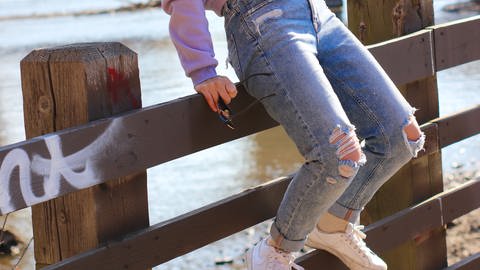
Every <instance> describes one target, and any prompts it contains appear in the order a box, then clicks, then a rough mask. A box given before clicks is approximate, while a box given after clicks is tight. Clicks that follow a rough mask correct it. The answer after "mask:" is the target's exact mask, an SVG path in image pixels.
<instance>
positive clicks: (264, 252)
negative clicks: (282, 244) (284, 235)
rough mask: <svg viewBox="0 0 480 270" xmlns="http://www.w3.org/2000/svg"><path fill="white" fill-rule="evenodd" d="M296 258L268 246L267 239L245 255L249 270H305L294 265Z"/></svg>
mask: <svg viewBox="0 0 480 270" xmlns="http://www.w3.org/2000/svg"><path fill="white" fill-rule="evenodd" d="M294 259H295V257H294V256H293V255H292V254H290V253H288V252H284V251H281V250H279V249H276V248H274V247H272V246H270V245H268V244H267V238H265V239H263V240H262V241H260V242H258V243H257V244H256V245H255V246H254V247H253V248H251V249H249V250H248V251H247V253H246V254H245V260H246V262H247V269H248V270H291V269H292V267H293V269H297V270H304V269H303V267H301V266H300V265H297V264H295V263H294Z"/></svg>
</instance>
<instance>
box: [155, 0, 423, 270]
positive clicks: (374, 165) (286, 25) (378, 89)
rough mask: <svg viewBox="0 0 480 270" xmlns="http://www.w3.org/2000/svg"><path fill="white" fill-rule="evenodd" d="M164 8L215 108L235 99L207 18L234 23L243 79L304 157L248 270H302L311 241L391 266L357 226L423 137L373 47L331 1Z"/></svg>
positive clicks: (194, 3)
mask: <svg viewBox="0 0 480 270" xmlns="http://www.w3.org/2000/svg"><path fill="white" fill-rule="evenodd" d="M163 8H164V10H165V11H166V12H167V13H168V14H170V15H171V18H170V36H171V38H172V41H173V43H174V44H175V46H176V48H177V51H178V54H179V57H180V60H181V63H182V66H183V68H184V69H185V72H186V75H187V76H188V77H190V78H191V79H192V81H193V84H194V88H195V90H196V91H197V92H199V93H200V94H202V95H203V97H204V98H205V100H206V102H207V103H208V105H209V106H210V108H211V109H212V111H214V112H217V111H219V109H218V102H219V99H221V100H223V101H224V102H225V103H227V104H228V103H230V101H231V99H232V98H234V97H235V95H236V94H237V91H236V89H235V86H234V85H233V84H232V82H231V81H230V80H229V79H228V78H226V77H223V76H218V75H217V74H216V71H215V67H216V66H217V61H216V60H215V58H214V53H213V46H212V40H211V37H210V34H209V32H208V23H207V20H206V18H205V10H206V9H208V10H213V11H215V12H216V14H217V15H219V16H223V17H224V18H225V31H226V35H227V39H228V49H229V61H230V63H231V65H232V66H233V67H234V69H235V72H236V74H237V76H238V78H239V79H240V81H242V83H243V84H244V86H245V88H246V90H247V91H248V93H249V94H250V95H252V96H254V97H255V98H257V99H259V100H261V102H262V104H263V106H264V107H265V109H266V110H267V112H268V113H269V114H270V116H271V117H272V118H274V119H275V120H276V121H278V122H279V123H280V124H281V125H282V126H283V128H284V129H285V130H286V132H287V133H288V135H289V136H290V137H291V139H292V140H293V141H294V142H295V144H296V146H297V147H298V150H299V151H300V153H301V154H302V155H303V156H304V157H305V160H306V162H305V163H304V164H303V166H302V167H301V168H300V169H299V171H298V172H297V173H296V175H295V177H294V178H293V180H292V182H291V183H290V185H289V187H288V189H287V191H286V193H285V195H284V197H283V200H282V203H281V205H280V207H279V209H278V212H277V216H276V218H275V221H274V222H273V224H272V226H271V230H270V236H269V237H267V238H266V239H263V240H262V241H260V242H259V243H257V244H256V245H255V246H254V247H253V248H251V249H250V250H249V251H247V253H246V264H247V268H248V269H250V270H265V269H271V270H288V269H291V268H292V267H293V268H294V269H302V267H300V266H298V265H297V264H295V263H294V257H293V255H292V252H295V251H298V250H300V249H301V248H302V247H303V246H304V244H305V242H306V244H307V245H309V246H311V247H313V248H319V249H324V250H327V251H329V252H331V253H333V254H334V255H336V256H338V257H339V258H340V259H341V260H342V261H343V262H344V263H345V264H346V265H347V266H348V267H349V268H350V269H362V270H365V269H387V266H386V264H385V263H384V262H383V261H382V259H380V258H379V257H378V256H377V255H375V254H374V253H373V252H372V251H371V250H370V249H368V248H367V247H366V245H365V242H364V241H363V239H364V238H365V234H363V233H362V232H361V228H362V227H361V226H358V225H357V224H356V221H357V220H358V219H359V215H360V211H361V210H362V209H363V207H364V206H365V205H366V204H367V202H368V201H369V200H370V199H371V198H372V196H373V194H374V193H375V192H376V191H377V190H378V188H379V187H380V186H381V185H382V184H383V183H385V181H386V180H388V179H389V178H390V177H391V176H392V175H393V174H394V173H395V172H396V171H397V170H398V169H399V168H400V167H401V166H402V165H404V164H405V163H406V162H408V160H410V159H411V158H412V157H414V156H416V154H417V152H418V151H419V150H420V149H422V147H423V143H424V141H425V136H424V134H423V133H422V132H421V131H420V128H419V126H418V124H417V121H416V120H415V118H414V116H413V113H414V109H413V108H412V107H411V106H410V105H409V104H408V103H407V101H406V100H405V99H404V98H403V97H402V95H401V94H400V93H399V91H398V89H397V88H396V87H395V85H394V84H393V83H392V81H391V80H390V79H389V78H388V76H387V75H386V74H385V72H384V71H383V70H382V68H381V67H380V65H379V64H378V63H377V62H376V61H375V59H374V58H373V57H372V55H370V53H369V52H368V51H367V50H366V48H365V47H364V46H363V45H362V44H361V43H360V42H359V41H358V40H357V39H356V38H355V37H354V36H353V35H352V34H351V33H350V32H349V31H348V29H346V27H345V26H344V25H343V24H342V22H341V21H340V20H338V19H337V18H336V17H335V15H334V14H333V13H332V12H331V11H330V10H329V9H328V7H327V5H326V4H325V2H324V1H323V0H164V1H163ZM360 140H363V141H364V144H363V146H361V144H360V142H359V141H360ZM367 160H368V162H367Z"/></svg>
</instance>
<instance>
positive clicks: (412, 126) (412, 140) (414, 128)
mask: <svg viewBox="0 0 480 270" xmlns="http://www.w3.org/2000/svg"><path fill="white" fill-rule="evenodd" d="M402 131H403V137H404V140H405V143H406V145H407V147H408V150H409V151H410V154H411V155H412V157H417V155H418V152H419V151H421V150H422V149H423V145H424V144H425V135H424V134H423V132H422V131H421V129H420V126H419V125H418V122H417V120H416V119H415V117H414V116H413V115H412V116H410V118H409V119H408V122H407V124H406V125H405V126H404V127H403V130H402Z"/></svg>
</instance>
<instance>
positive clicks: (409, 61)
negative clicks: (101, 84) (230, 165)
mask: <svg viewBox="0 0 480 270" xmlns="http://www.w3.org/2000/svg"><path fill="white" fill-rule="evenodd" d="M462 33H463V34H462ZM465 33H467V34H465ZM78 46H79V45H71V46H67V47H62V48H54V49H49V50H48V52H49V53H51V52H54V53H57V52H64V51H65V50H67V51H68V50H70V51H72V50H74V51H75V48H77V47H78ZM81 46H83V47H84V48H85V47H87V48H90V47H91V46H93V47H94V48H98V47H99V46H100V47H102V48H105V50H106V51H107V53H108V48H109V47H112V46H113V47H121V46H120V45H119V44H113V45H111V44H110V45H102V44H100V45H99V44H87V45H81ZM89 46H90V47H89ZM369 49H370V50H371V52H372V53H373V54H374V55H375V57H376V58H377V59H378V60H379V62H380V63H381V64H382V66H383V67H384V68H385V69H386V71H387V72H388V73H389V75H390V76H391V77H392V79H393V80H394V81H395V83H397V84H405V83H409V82H413V81H415V80H418V79H421V78H424V77H427V76H431V75H434V74H435V73H436V72H437V71H440V70H443V69H446V68H450V67H454V66H457V65H459V64H463V63H467V62H470V61H475V60H479V59H480V16H477V17H473V18H470V19H467V20H462V21H457V22H454V23H449V24H446V25H440V26H434V27H429V28H427V29H424V30H421V31H418V32H415V33H413V34H411V35H408V36H404V37H401V38H397V39H394V40H390V41H388V42H383V43H380V44H375V45H373V46H370V47H369ZM392 52H395V53H394V54H393V53H392ZM32 54H33V55H35V54H37V55H39V54H40V55H41V54H42V52H39V51H36V52H33V53H32ZM56 55H57V57H59V55H61V53H57V54H56ZM31 56H32V55H30V57H31ZM104 57H105V56H104ZM105 58H106V60H105V61H106V62H107V64H108V61H109V60H108V59H107V57H105ZM26 59H27V60H28V59H31V58H29V57H27V58H26ZM43 59H44V61H45V63H44V64H45V66H44V67H43V70H49V69H51V68H52V67H51V65H50V66H49V61H50V60H51V59H50V58H47V59H45V57H44V58H43ZM27 62H28V61H27ZM27 62H24V64H28V63H27ZM50 72H51V70H50ZM105 72H106V71H105ZM137 75H138V74H137ZM119 76H120V75H119ZM120 77H121V76H120ZM38 81H39V80H38V79H37V81H36V83H37V84H41V83H38ZM43 83H48V82H43ZM50 83H52V82H50ZM238 87H239V96H238V97H237V98H236V99H235V101H234V102H233V104H232V107H233V110H234V111H240V110H241V109H242V108H245V107H246V106H248V105H249V104H251V103H252V102H253V101H254V100H253V99H252V98H251V97H250V96H248V95H247V94H246V93H245V91H244V89H243V88H242V86H241V85H238ZM127 99H128V97H127ZM40 105H41V103H40ZM137 105H138V104H137ZM133 107H135V106H133ZM478 119H480V105H477V106H475V107H473V108H471V109H468V110H465V111H463V112H459V113H457V114H455V115H451V116H447V117H442V118H437V119H433V120H431V121H428V123H425V124H423V125H422V129H423V130H424V131H425V132H426V133H427V137H428V138H429V140H427V145H426V151H424V152H422V154H421V156H420V157H418V159H421V158H422V157H425V156H428V155H430V154H434V153H437V152H439V151H440V150H441V148H442V147H445V146H447V145H450V144H452V143H455V142H457V141H459V140H462V139H465V138H467V137H470V136H473V135H476V134H478V133H480V121H479V120H478ZM235 125H236V127H237V129H236V130H235V131H231V130H229V129H227V128H225V126H223V125H222V123H220V122H219V121H218V119H217V118H216V116H215V115H213V114H212V113H211V112H210V111H209V110H208V108H207V106H205V104H204V101H203V100H202V98H201V97H200V96H198V95H192V96H187V97H184V98H181V99H178V100H174V101H170V102H166V103H162V104H158V105H155V106H151V107H147V108H142V109H137V110H134V111H130V112H127V113H123V114H120V115H116V116H112V117H109V118H104V119H101V120H97V121H94V122H91V123H89V124H86V125H80V126H76V127H73V128H68V129H64V130H62V131H58V132H54V133H49V134H47V135H43V136H38V137H35V138H33V139H30V140H28V141H24V142H20V143H17V144H13V145H9V146H5V147H2V148H0V162H1V163H0V164H1V167H0V193H1V194H0V195H1V196H0V214H6V213H9V212H12V211H16V210H18V209H21V208H24V207H27V206H32V205H36V204H39V203H42V202H46V201H48V200H50V199H54V198H57V197H60V196H62V195H65V194H67V193H70V192H74V191H78V190H81V189H85V188H87V187H91V186H96V185H99V184H101V183H105V182H107V180H109V179H115V178H120V177H123V176H126V175H131V174H135V173H137V172H139V171H140V172H141V171H144V170H145V169H146V168H149V167H152V166H154V165H157V164H161V163H164V162H167V161H169V160H173V159H175V158H178V157H182V156H185V155H188V154H191V153H194V152H196V151H200V150H202V149H206V148H209V147H212V146H215V145H218V144H221V143H224V142H228V141H231V140H234V139H237V138H240V137H243V136H247V135H250V134H254V133H256V132H260V131H262V130H265V129H268V128H271V127H274V126H277V125H278V124H277V123H276V122H275V121H273V120H272V119H271V118H270V117H269V116H268V115H267V114H266V112H265V111H264V110H263V108H262V107H261V106H259V105H256V106H254V107H252V108H251V109H250V110H249V111H247V112H246V113H245V114H242V115H240V116H239V117H237V118H235ZM172 126H175V129H172V128H171V127H172ZM212 134H213V135H212ZM172 142H175V143H172ZM289 181H290V178H289V177H285V178H281V179H277V180H274V181H272V182H269V183H267V184H264V185H262V186H258V187H255V188H252V189H249V190H246V191H244V192H242V193H240V194H237V195H234V196H231V197H229V198H226V199H224V200H221V201H219V202H216V203H214V204H211V205H208V206H205V207H202V208H200V209H197V210H195V211H193V212H190V213H188V214H185V215H182V216H179V217H177V218H174V219H172V220H169V221H165V222H162V223H159V224H156V225H153V226H150V227H148V228H145V229H139V230H138V229H135V230H134V231H131V232H130V233H129V234H126V235H123V236H121V237H118V236H117V237H113V238H110V239H105V240H104V241H103V242H102V243H101V244H100V246H99V247H98V248H96V249H92V250H90V251H87V252H84V253H81V254H78V255H75V256H72V257H70V258H61V259H63V260H62V261H61V262H58V263H56V264H52V265H50V266H47V267H46V268H45V269H147V268H149V267H152V266H155V265H159V264H162V263H164V262H166V261H168V260H171V259H173V258H175V257H178V256H181V255H183V254H186V253H188V252H190V251H192V250H195V249H197V248H200V247H202V246H205V245H207V244H209V243H211V242H214V241H216V240H219V239H222V238H224V237H226V236H228V235H231V234H233V233H236V232H238V231H241V230H243V229H245V228H248V227H250V226H252V225H255V224H257V223H259V222H262V221H264V220H267V219H269V218H272V217H273V216H274V215H275V212H276V209H277V207H278V204H279V202H280V200H281V197H282V195H283V192H284V190H285V189H286V187H287V185H288V183H289ZM479 191H480V181H478V180H477V181H472V182H469V183H467V184H465V185H462V186H461V187H459V188H456V189H454V190H451V191H446V192H443V193H440V194H438V195H436V196H434V197H432V198H430V199H427V200H426V201H424V202H422V203H420V204H418V205H415V206H412V207H410V208H407V209H404V210H402V211H400V212H398V213H396V214H394V215H392V216H389V217H387V218H385V219H382V220H380V221H378V222H376V223H373V224H371V225H370V226H368V227H367V229H366V230H367V233H368V242H369V245H370V246H371V247H372V249H374V250H376V251H377V252H380V253H382V252H385V251H387V250H390V249H391V248H393V247H396V246H399V245H401V244H402V243H404V242H405V241H407V240H416V239H417V240H418V239H421V238H422V237H428V236H425V233H426V232H428V231H430V230H433V229H436V228H444V226H445V224H446V223H448V222H449V221H451V220H453V219H455V218H457V217H459V216H461V215H463V214H465V213H467V212H469V211H471V210H473V209H476V208H478V207H479V206H480V197H479V196H478V193H479ZM258 205H262V207H258ZM212 220H215V222H212ZM112 225H113V224H112ZM187 228H188V229H187ZM419 241H420V240H419ZM299 262H300V263H301V264H302V265H304V266H306V267H307V269H315V268H314V265H319V264H321V265H323V266H324V267H325V268H326V269H346V268H345V266H343V265H342V264H341V263H340V262H339V261H338V260H337V259H335V258H334V257H333V256H331V255H329V254H327V253H325V252H321V251H314V252H311V253H309V254H307V255H305V256H303V257H301V258H299ZM479 264H480V256H478V255H476V256H473V257H471V258H469V259H467V260H465V261H463V262H461V263H458V264H455V265H452V266H450V267H448V268H447V269H477V268H478V267H477V268H475V267H476V266H478V265H479ZM472 267H473V268H472ZM412 269H413V268H412Z"/></svg>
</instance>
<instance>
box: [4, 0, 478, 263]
mask: <svg viewBox="0 0 480 270" xmlns="http://www.w3.org/2000/svg"><path fill="white" fill-rule="evenodd" d="M131 2H142V1H139V0H136V1H131V0H128V1H127V0H124V1H121V0H117V1H115V0H104V1H93V0H85V1H63V0H36V1H34V0H0V126H1V128H0V146H1V145H8V144H11V143H14V142H18V141H21V140H24V139H25V135H24V129H23V113H22V106H23V104H22V96H21V83H20V68H19V63H20V60H21V59H22V58H23V57H24V56H26V55H27V54H28V53H29V52H30V51H31V50H33V49H35V48H40V47H52V46H57V45H64V44H70V43H76V42H94V41H120V42H122V43H124V44H125V45H127V46H128V47H129V48H131V49H132V50H134V51H136V52H137V53H138V57H139V66H140V76H141V78H140V79H141V85H142V95H143V97H142V101H143V105H144V106H149V105H153V104H157V103H160V102H165V101H169V100H172V99H175V98H179V97H182V96H185V95H189V94H192V93H193V91H192V87H191V83H190V81H189V80H188V79H186V78H185V77H184V74H183V71H182V69H181V66H180V64H179V61H178V60H177V56H176V53H175V50H174V48H173V46H172V44H171V43H170V41H169V37H168V28H167V27H168V16H167V15H166V14H164V13H163V12H162V11H161V10H158V9H150V10H141V11H136V12H129V13H112V14H102V15H94V16H55V17H51V18H35V17H32V15H37V16H38V15H43V14H50V13H57V14H58V13H71V12H78V11H84V10H93V9H107V8H115V7H119V6H122V5H125V4H127V3H131ZM446 3H451V1H449V0H435V9H436V12H437V13H436V17H437V19H436V20H437V23H442V22H445V21H450V20H455V19H458V18H463V17H468V16H472V15H475V14H472V13H463V14H458V13H456V14H449V13H445V12H442V11H441V10H440V8H441V7H442V5H444V4H446ZM208 18H209V22H210V27H211V29H210V30H211V33H212V36H213V39H214V46H215V50H216V55H217V58H218V59H219V62H220V63H221V64H220V65H219V73H222V74H225V75H227V76H229V77H230V78H231V79H232V80H234V81H235V80H236V77H235V74H234V72H233V70H232V69H231V68H229V69H226V67H225V65H223V64H222V63H223V62H224V60H225V59H226V55H227V49H226V41H225V38H224V32H223V22H222V19H221V18H218V17H216V16H215V15H214V14H213V13H210V12H209V13H208ZM438 84H439V91H440V94H439V95H440V111H441V115H447V114H450V113H453V112H455V111H458V110H460V109H462V108H465V107H469V106H474V105H477V104H479V103H480V98H479V92H478V91H479V89H480V62H479V61H477V62H474V63H470V64H465V65H462V66H459V67H456V68H453V69H449V70H447V71H442V72H440V73H438ZM479 153H480V137H479V136H476V137H473V138H471V139H468V140H465V141H463V142H460V143H457V144H455V145H453V146H450V147H447V148H446V149H444V170H445V172H446V173H449V172H450V171H452V170H455V168H458V167H462V169H465V170H469V171H472V170H478V168H479V167H480V163H479V162H480V154H479ZM301 160H302V159H301V158H300V156H299V155H298V153H297V151H296V149H295V147H294V145H293V144H292V143H291V142H290V141H289V140H288V138H287V137H286V135H285V134H284V132H283V131H282V130H281V129H280V128H275V129H271V130H268V131H266V132H262V133H259V134H256V135H252V136H249V137H246V138H242V139H239V140H236V141H234V142H231V143H228V144H223V145H220V146H217V147H213V148H211V149H208V150H204V151H201V152H199V153H196V154H192V155H190V156H188V157H185V158H181V159H177V160H174V161H171V162H168V163H166V164H162V165H160V166H157V167H154V168H152V169H149V170H148V179H149V180H148V192H149V212H150V221H151V224H155V223H158V222H161V221H164V220H167V219H170V218H173V217H175V216H177V215H179V214H182V213H186V212H188V211H191V210H194V209H196V208H198V207H201V206H203V205H205V204H208V203H212V202H215V201H217V200H219V199H222V198H224V197H227V196H229V195H232V194H235V193H238V192H240V191H242V190H244V189H245V188H248V187H251V186H254V185H258V184H260V183H263V182H265V181H267V180H271V179H273V178H275V177H278V176H281V175H285V174H288V173H290V172H292V171H294V170H295V168H297V167H298V166H299V164H301ZM212 166H215V170H211V167H212ZM29 215H30V212H29V209H26V210H23V211H19V212H16V213H15V214H13V215H10V216H9V220H8V222H7V228H8V229H9V230H12V231H14V232H15V233H17V234H18V235H19V236H20V238H21V240H22V241H23V242H25V243H27V242H28V241H29V239H30V238H31V235H32V233H31V225H30V222H29ZM1 220H3V219H0V221H1ZM266 229H267V225H266V224H265V223H264V224H260V225H258V226H256V227H255V228H251V229H248V230H245V231H243V232H241V233H238V234H235V235H233V236H231V237H228V238H226V239H224V240H221V241H218V242H216V243H213V244H211V245H209V246H208V247H205V248H202V249H199V250H197V251H195V252H192V253H190V254H187V255H186V256H183V257H181V258H178V259H175V260H173V261H171V262H168V263H166V264H164V265H162V266H159V267H156V269H240V266H239V265H240V263H241V261H240V259H239V258H240V256H241V254H242V253H243V251H244V249H245V248H246V247H248V246H251V245H252V244H253V243H254V242H256V241H257V240H258V239H259V237H260V236H261V235H259V234H258V232H259V231H261V232H262V231H263V232H264V231H266ZM254 232H256V233H254ZM32 250H33V248H32V246H30V248H29V249H28V250H27V253H26V256H25V257H24V259H23V260H22V262H21V264H20V267H21V269H33V265H34V260H33V251H32ZM216 258H220V259H223V258H233V259H234V263H233V264H226V265H218V266H216V265H215V263H214V260H215V259H216ZM17 259H18V256H17V257H14V258H9V257H3V258H0V263H2V264H3V266H2V265H0V270H2V269H10V266H8V265H11V264H14V263H15V262H16V260H17Z"/></svg>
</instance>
